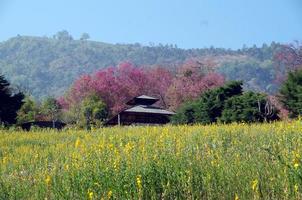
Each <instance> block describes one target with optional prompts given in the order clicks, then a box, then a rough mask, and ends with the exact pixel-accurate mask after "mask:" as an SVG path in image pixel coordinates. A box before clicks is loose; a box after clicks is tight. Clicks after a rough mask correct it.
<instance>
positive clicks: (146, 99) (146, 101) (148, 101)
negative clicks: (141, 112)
mask: <svg viewBox="0 0 302 200" xmlns="http://www.w3.org/2000/svg"><path fill="white" fill-rule="evenodd" d="M158 100H159V99H158V98H154V97H150V96H147V95H141V96H137V97H134V98H133V99H131V100H130V101H128V102H127V103H126V104H127V105H131V106H133V105H152V104H154V103H155V102H157V101H158Z"/></svg>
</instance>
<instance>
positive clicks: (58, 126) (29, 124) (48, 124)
mask: <svg viewBox="0 0 302 200" xmlns="http://www.w3.org/2000/svg"><path fill="white" fill-rule="evenodd" d="M32 126H35V127H39V128H56V129H58V130H60V129H62V128H64V126H66V124H65V123H64V122H61V121H55V122H53V121H32V122H26V123H23V124H21V127H22V129H23V130H26V131H29V130H30V128H31V127H32Z"/></svg>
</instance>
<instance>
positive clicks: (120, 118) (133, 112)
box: [105, 95, 175, 125]
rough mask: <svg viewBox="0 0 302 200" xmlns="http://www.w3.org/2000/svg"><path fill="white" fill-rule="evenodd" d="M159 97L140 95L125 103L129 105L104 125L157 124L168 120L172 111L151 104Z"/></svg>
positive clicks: (172, 113)
mask: <svg viewBox="0 0 302 200" xmlns="http://www.w3.org/2000/svg"><path fill="white" fill-rule="evenodd" d="M158 100H159V99H158V98H154V97H150V96H146V95H141V96H137V97H134V98H133V99H131V100H130V101H128V102H127V103H126V104H127V105H128V106H131V107H130V108H128V109H125V110H123V111H122V112H120V113H118V114H117V115H116V116H114V117H113V118H111V119H110V120H108V121H107V122H106V123H105V124H106V125H158V124H166V123H168V122H170V116H172V115H174V114H175V113H174V112H171V111H168V110H164V109H161V108H159V107H157V106H154V105H153V104H154V103H156V102H157V101H158Z"/></svg>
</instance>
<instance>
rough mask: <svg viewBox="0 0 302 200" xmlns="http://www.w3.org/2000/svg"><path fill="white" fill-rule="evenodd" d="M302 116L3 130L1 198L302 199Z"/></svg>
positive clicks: (0, 155) (1, 136)
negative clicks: (246, 121)
mask: <svg viewBox="0 0 302 200" xmlns="http://www.w3.org/2000/svg"><path fill="white" fill-rule="evenodd" d="M301 155H302V121H293V122H277V123H271V124H253V125H247V124H231V125H209V126H199V125H195V126H164V127H115V128H103V129H98V130H92V131H91V132H85V131H79V130H73V129H66V130H64V131H61V132H57V131H52V130H40V131H38V130H36V131H31V132H21V131H13V130H0V199H236V200H238V199H302V167H301V157H300V156H301Z"/></svg>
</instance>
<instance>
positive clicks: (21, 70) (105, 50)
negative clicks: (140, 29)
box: [0, 31, 281, 99]
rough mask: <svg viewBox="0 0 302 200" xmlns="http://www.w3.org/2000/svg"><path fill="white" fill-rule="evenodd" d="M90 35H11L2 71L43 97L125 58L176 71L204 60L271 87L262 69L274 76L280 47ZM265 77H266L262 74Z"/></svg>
mask: <svg viewBox="0 0 302 200" xmlns="http://www.w3.org/2000/svg"><path fill="white" fill-rule="evenodd" d="M84 36H85V37H84ZM88 38H89V37H88V35H87V34H86V35H85V34H84V35H83V37H81V38H80V39H73V38H72V36H71V35H69V33H68V32H67V31H61V32H58V33H57V34H56V35H54V36H53V37H31V36H17V37H14V38H11V39H9V40H7V41H4V42H2V43H0V73H1V74H4V75H5V76H6V77H7V78H8V79H9V80H10V82H11V83H12V84H13V85H15V86H18V87H19V88H21V89H22V90H26V91H27V92H29V93H31V94H32V95H33V96H34V97H36V98H37V99H41V98H43V97H45V96H48V95H54V96H58V95H62V94H63V93H64V91H66V90H67V89H68V88H69V87H70V85H71V83H72V82H73V81H74V80H75V79H76V78H77V77H79V76H80V75H82V74H87V73H92V72H94V71H96V70H98V69H101V68H105V67H107V66H112V65H116V64H118V63H120V62H122V61H130V62H132V63H134V64H136V65H139V66H154V65H160V66H162V67H166V68H169V69H171V70H173V71H175V70H176V69H177V67H178V66H179V65H180V64H182V63H184V62H185V61H187V60H190V59H197V60H198V59H199V60H206V61H208V60H211V61H213V62H214V63H216V67H217V69H218V70H219V71H220V72H221V73H223V74H225V75H226V76H227V78H230V79H241V78H244V79H247V80H244V81H245V82H246V83H249V82H250V84H253V83H251V81H254V82H255V83H257V84H259V85H260V86H259V87H261V89H262V90H266V88H265V87H264V86H263V85H266V84H267V83H262V82H261V81H267V80H258V79H259V78H258V77H257V76H258V74H257V73H258V72H259V73H262V72H263V70H262V68H263V69H264V70H267V71H268V74H267V76H270V77H272V76H273V74H274V73H273V71H272V70H273V66H272V64H271V63H272V58H273V55H274V53H275V52H276V51H278V49H279V48H280V47H281V45H280V44H277V43H272V44H271V45H266V44H264V45H263V46H262V47H261V48H258V47H256V46H254V47H252V48H247V47H243V48H242V49H240V50H236V51H235V50H230V49H223V48H213V47H211V48H203V49H180V48H178V47H177V46H176V45H161V44H159V45H149V46H142V45H140V44H108V43H103V42H96V41H90V40H87V39H88ZM249 61H251V62H249ZM246 63H248V64H246ZM265 63H270V64H265ZM247 68H248V69H247ZM259 68H261V69H259ZM267 68H269V69H267ZM254 69H255V70H256V71H254ZM245 70H247V72H248V73H249V75H247V76H244V77H243V76H242V75H241V74H246V73H245ZM239 72H240V73H239ZM254 79H257V80H256V81H255V80H254ZM260 79H267V77H266V76H265V75H263V74H262V75H261V77H260ZM269 81H271V79H269ZM255 87H256V86H255ZM257 87H258V86H257ZM251 88H253V87H251Z"/></svg>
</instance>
